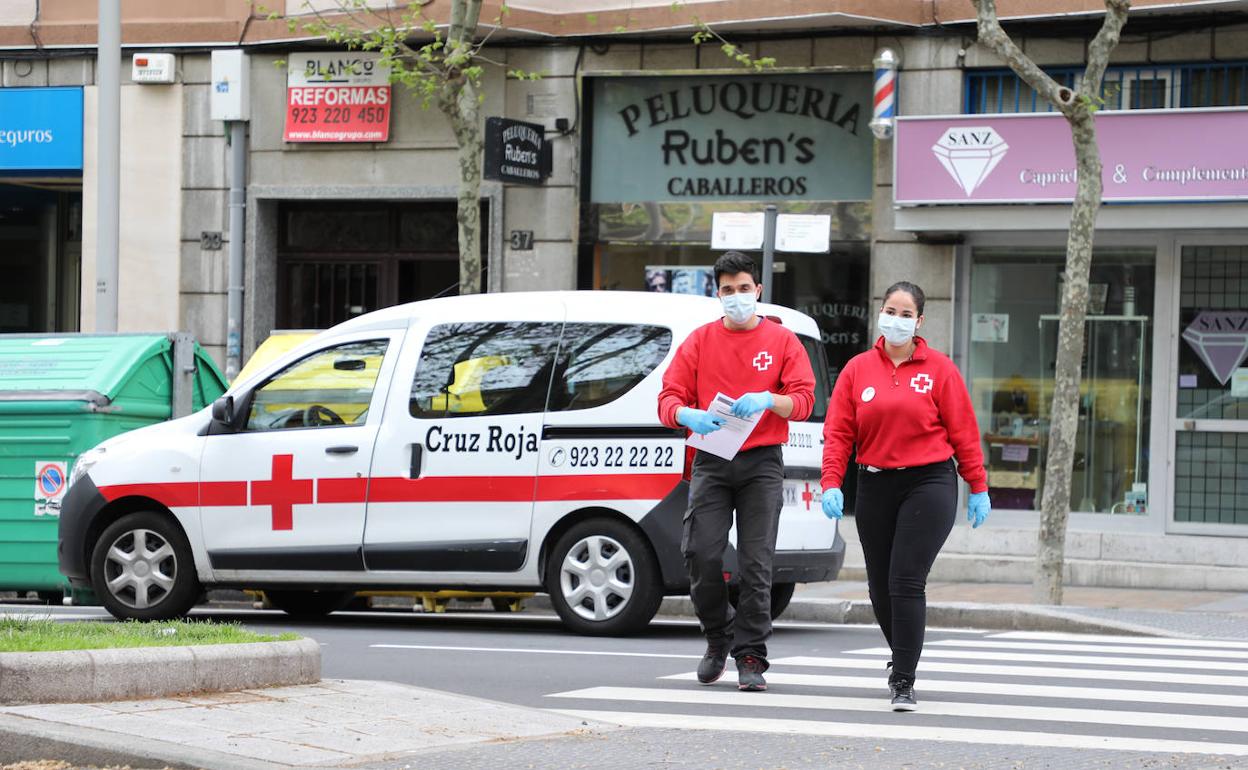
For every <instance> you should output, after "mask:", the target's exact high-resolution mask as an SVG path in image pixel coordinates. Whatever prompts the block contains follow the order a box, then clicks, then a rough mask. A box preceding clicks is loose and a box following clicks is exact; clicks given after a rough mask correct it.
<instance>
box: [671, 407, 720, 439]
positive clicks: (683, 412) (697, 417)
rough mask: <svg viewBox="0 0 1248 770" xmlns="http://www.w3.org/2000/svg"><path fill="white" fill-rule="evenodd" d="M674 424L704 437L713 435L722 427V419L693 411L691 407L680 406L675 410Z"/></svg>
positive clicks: (699, 411) (699, 410)
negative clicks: (709, 434) (676, 423)
mask: <svg viewBox="0 0 1248 770" xmlns="http://www.w3.org/2000/svg"><path fill="white" fill-rule="evenodd" d="M676 422H678V423H680V424H681V425H683V426H685V427H686V428H688V429H689V430H691V431H693V432H694V433H700V434H702V435H703V436H705V435H706V434H708V433H714V432H715V431H717V430H719V429H720V428H722V427H723V425H724V418H723V417H716V416H715V415H713V414H711V413H710V412H706V411H704V410H702V409H693V408H692V407H688V406H682V407H681V408H680V409H678V410H676Z"/></svg>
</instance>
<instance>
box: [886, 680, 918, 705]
mask: <svg viewBox="0 0 1248 770" xmlns="http://www.w3.org/2000/svg"><path fill="white" fill-rule="evenodd" d="M888 689H890V690H892V692H893V700H892V704H893V711H914V710H916V709H918V707H919V702H918V701H917V700H915V699H914V677H912V676H906V675H905V674H897V673H894V674H892V675H890V676H889V677H888Z"/></svg>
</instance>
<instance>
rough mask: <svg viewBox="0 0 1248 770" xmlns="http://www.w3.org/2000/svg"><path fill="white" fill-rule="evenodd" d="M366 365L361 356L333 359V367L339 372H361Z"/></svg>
mask: <svg viewBox="0 0 1248 770" xmlns="http://www.w3.org/2000/svg"><path fill="white" fill-rule="evenodd" d="M366 366H367V364H366V363H365V362H364V359H362V358H339V359H338V360H337V361H334V369H336V370H338V371H340V372H362V371H364V369H365V367H366Z"/></svg>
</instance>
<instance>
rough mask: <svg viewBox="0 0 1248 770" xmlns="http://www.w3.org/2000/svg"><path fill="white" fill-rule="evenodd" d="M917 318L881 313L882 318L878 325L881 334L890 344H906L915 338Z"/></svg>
mask: <svg viewBox="0 0 1248 770" xmlns="http://www.w3.org/2000/svg"><path fill="white" fill-rule="evenodd" d="M916 323H917V319H914V318H902V317H901V316H899V315H889V314H888V313H880V320H879V321H877V322H876V326H877V327H878V328H879V330H880V334H883V335H884V339H885V340H886V341H887V342H888V344H890V345H905V344H906V343H907V342H909V341H910V340H912V339H914V329H915V325H916Z"/></svg>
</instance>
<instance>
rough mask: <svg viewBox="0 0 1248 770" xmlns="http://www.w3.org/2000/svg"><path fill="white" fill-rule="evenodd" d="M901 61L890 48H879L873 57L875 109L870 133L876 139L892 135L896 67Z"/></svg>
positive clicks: (895, 111) (895, 95)
mask: <svg viewBox="0 0 1248 770" xmlns="http://www.w3.org/2000/svg"><path fill="white" fill-rule="evenodd" d="M900 63H901V59H900V58H899V57H898V56H897V54H896V52H894V51H893V50H892V49H891V48H881V49H880V52H879V53H877V54H876V55H875V60H874V64H875V100H874V103H875V108H874V110H873V111H872V116H871V122H870V123H869V124H868V125H870V127H871V133H873V134H875V138H877V139H889V138H891V137H892V135H893V118H894V117H895V116H896V114H897V66H898V64H900Z"/></svg>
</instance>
